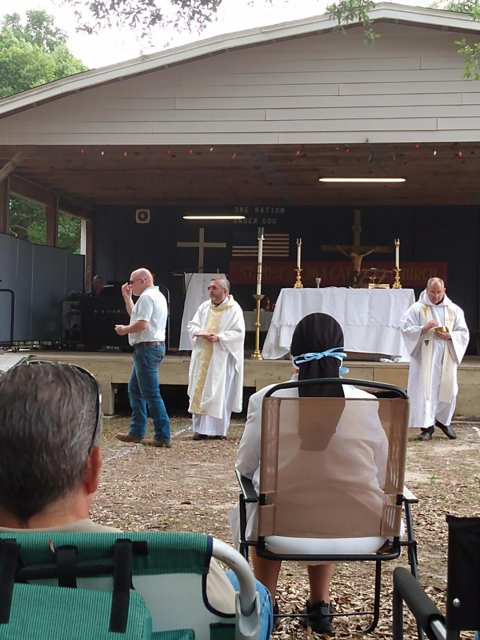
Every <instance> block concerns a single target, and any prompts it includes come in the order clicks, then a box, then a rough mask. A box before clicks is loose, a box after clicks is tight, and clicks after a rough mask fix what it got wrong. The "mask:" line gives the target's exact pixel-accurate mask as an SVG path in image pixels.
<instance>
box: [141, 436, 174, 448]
mask: <svg viewBox="0 0 480 640" xmlns="http://www.w3.org/2000/svg"><path fill="white" fill-rule="evenodd" d="M142 444H144V445H146V446H147V447H165V448H166V449H171V447H172V443H171V442H170V440H155V438H143V440H142Z"/></svg>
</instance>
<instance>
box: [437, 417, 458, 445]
mask: <svg viewBox="0 0 480 640" xmlns="http://www.w3.org/2000/svg"><path fill="white" fill-rule="evenodd" d="M435 426H436V427H438V428H439V429H441V430H442V431H443V433H444V434H445V435H446V436H447V438H448V439H449V440H456V439H457V434H456V433H455V431H454V430H453V429H452V427H451V426H450V425H448V426H447V425H444V424H442V423H441V422H439V421H438V420H437V421H436V422H435Z"/></svg>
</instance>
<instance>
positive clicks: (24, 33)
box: [0, 11, 86, 98]
mask: <svg viewBox="0 0 480 640" xmlns="http://www.w3.org/2000/svg"><path fill="white" fill-rule="evenodd" d="M26 16H27V17H26V23H25V24H22V22H21V18H20V16H19V15H18V13H13V14H11V15H6V16H5V17H4V19H3V21H2V25H1V30H0V98H5V97H6V96H9V95H11V94H13V93H18V92H20V91H25V90H26V89H31V88H32V87H37V86H39V85H41V84H45V83H46V82H52V81H53V80H58V79H59V78H64V77H65V76H69V75H72V74H74V73H79V72H81V71H85V70H86V67H85V65H84V64H83V63H82V61H81V60H79V59H78V58H75V57H74V56H73V55H72V54H71V53H70V51H69V50H68V48H67V45H66V36H65V33H64V32H63V31H61V30H60V29H57V28H56V27H55V26H54V22H53V18H52V16H49V15H48V14H47V13H46V12H45V11H27V13H26Z"/></svg>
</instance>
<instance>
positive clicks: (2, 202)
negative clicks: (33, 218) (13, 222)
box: [0, 178, 10, 233]
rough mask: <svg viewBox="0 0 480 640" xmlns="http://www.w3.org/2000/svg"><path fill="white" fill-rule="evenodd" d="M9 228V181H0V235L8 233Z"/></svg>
mask: <svg viewBox="0 0 480 640" xmlns="http://www.w3.org/2000/svg"><path fill="white" fill-rule="evenodd" d="M9 227H10V180H9V178H5V180H2V181H0V233H8V230H9Z"/></svg>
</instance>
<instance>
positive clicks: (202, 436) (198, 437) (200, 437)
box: [193, 431, 208, 440]
mask: <svg viewBox="0 0 480 640" xmlns="http://www.w3.org/2000/svg"><path fill="white" fill-rule="evenodd" d="M193 439H194V440H208V436H206V435H205V434H203V433H197V432H196V431H195V433H194V434H193Z"/></svg>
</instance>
